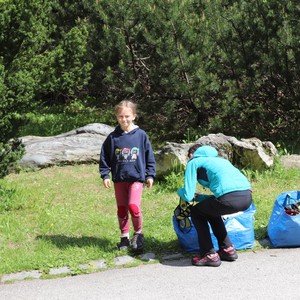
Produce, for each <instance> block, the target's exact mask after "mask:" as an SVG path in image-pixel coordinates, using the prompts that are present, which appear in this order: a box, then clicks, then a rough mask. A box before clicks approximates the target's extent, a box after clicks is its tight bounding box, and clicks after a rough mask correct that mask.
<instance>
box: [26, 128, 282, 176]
mask: <svg viewBox="0 0 300 300" xmlns="http://www.w3.org/2000/svg"><path fill="white" fill-rule="evenodd" d="M113 130H114V127H111V126H108V125H105V124H101V123H93V124H88V125H86V126H83V127H81V128H78V129H75V130H71V131H69V132H66V133H64V134H60V135H57V136H52V137H37V136H26V137H22V138H21V140H22V143H23V144H24V146H25V155H24V157H23V158H22V159H21V160H20V165H21V167H24V168H30V169H41V168H45V167H50V166H53V165H64V164H69V165H71V164H78V163H97V162H98V161H99V154H100V150H101V146H102V144H103V142H104V140H105V139H106V137H107V135H108V134H109V133H110V132H112V131H113ZM195 143H199V144H201V145H210V146H213V147H215V148H216V149H218V152H219V155H220V156H222V157H224V158H226V159H229V160H230V161H231V162H232V163H233V164H234V165H236V166H237V167H240V168H252V169H254V170H261V169H264V168H270V167H272V166H273V163H274V158H275V157H276V156H277V150H276V148H275V146H274V145H273V144H272V143H271V142H263V141H260V140H259V139H257V138H251V139H241V140H238V139H236V138H235V137H232V136H226V135H224V134H222V133H218V134H209V135H207V136H203V137H201V138H200V139H198V140H196V141H195V142H193V143H189V144H180V143H166V145H165V146H164V147H162V148H161V149H158V150H157V151H155V159H156V163H157V175H158V176H160V175H165V174H168V173H169V172H170V171H171V170H174V169H175V170H176V169H177V170H183V169H184V166H185V165H186V163H187V151H188V149H189V147H190V146H192V145H193V144H195Z"/></svg>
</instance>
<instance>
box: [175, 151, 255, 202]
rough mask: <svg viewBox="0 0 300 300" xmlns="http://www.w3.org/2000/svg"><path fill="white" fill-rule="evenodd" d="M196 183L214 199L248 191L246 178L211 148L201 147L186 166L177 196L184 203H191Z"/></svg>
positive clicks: (248, 186)
mask: <svg viewBox="0 0 300 300" xmlns="http://www.w3.org/2000/svg"><path fill="white" fill-rule="evenodd" d="M197 182H198V183H199V184H201V185H202V186H203V187H206V188H209V189H210V191H211V192H212V193H213V194H214V196H215V197H216V198H219V197H221V196H222V195H224V194H227V193H230V192H234V191H244V190H250V189H251V185H250V182H249V181H248V179H247V177H246V176H244V175H243V174H242V173H241V172H240V170H238V169H237V168H236V167H234V166H233V165H232V164H231V163H230V161H229V160H226V159H224V158H221V157H219V156H218V152H217V150H216V149H215V148H213V147H211V146H201V147H199V148H198V149H197V150H196V151H195V152H194V154H193V158H192V159H190V160H189V161H188V163H187V165H186V170H185V175H184V187H183V188H179V189H178V191H177V194H178V196H179V197H180V198H182V199H184V200H185V201H188V202H190V201H192V200H193V198H194V195H195V192H196V185H197Z"/></svg>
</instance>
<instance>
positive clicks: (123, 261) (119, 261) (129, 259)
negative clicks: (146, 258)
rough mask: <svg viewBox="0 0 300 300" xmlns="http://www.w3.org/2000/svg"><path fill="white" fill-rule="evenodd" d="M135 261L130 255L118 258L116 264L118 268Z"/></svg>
mask: <svg viewBox="0 0 300 300" xmlns="http://www.w3.org/2000/svg"><path fill="white" fill-rule="evenodd" d="M133 261H134V258H133V257H131V256H129V255H124V256H118V257H116V258H115V260H114V262H115V265H116V266H123V265H126V264H128V263H131V262H133Z"/></svg>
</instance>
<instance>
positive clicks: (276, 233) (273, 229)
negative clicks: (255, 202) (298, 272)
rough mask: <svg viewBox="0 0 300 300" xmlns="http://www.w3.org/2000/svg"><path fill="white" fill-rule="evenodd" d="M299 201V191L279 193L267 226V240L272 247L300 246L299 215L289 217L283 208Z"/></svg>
mask: <svg viewBox="0 0 300 300" xmlns="http://www.w3.org/2000/svg"><path fill="white" fill-rule="evenodd" d="M299 200H300V191H290V192H283V193H281V194H280V195H279V196H278V197H277V198H276V201H275V203H274V207H273V211H272V214H271V217H270V221H269V224H268V235H269V239H270V241H271V243H272V245H273V246H274V247H299V246H300V214H297V215H289V214H287V213H286V212H285V207H286V206H287V205H289V203H288V201H290V202H291V203H297V201H299Z"/></svg>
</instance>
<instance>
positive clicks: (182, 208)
mask: <svg viewBox="0 0 300 300" xmlns="http://www.w3.org/2000/svg"><path fill="white" fill-rule="evenodd" d="M193 204H194V200H192V201H191V202H187V201H185V200H183V199H181V198H180V199H179V204H178V205H177V207H176V208H175V210H174V216H175V218H176V221H177V222H178V226H179V228H181V229H189V228H191V227H192V224H191V220H190V217H191V208H192V206H193Z"/></svg>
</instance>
